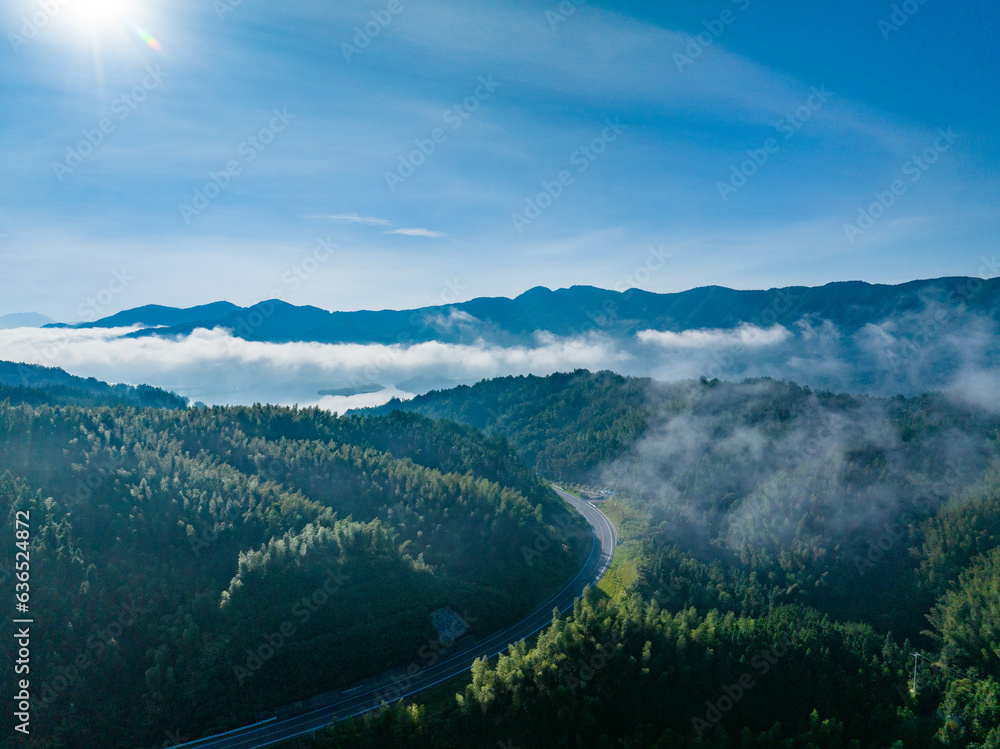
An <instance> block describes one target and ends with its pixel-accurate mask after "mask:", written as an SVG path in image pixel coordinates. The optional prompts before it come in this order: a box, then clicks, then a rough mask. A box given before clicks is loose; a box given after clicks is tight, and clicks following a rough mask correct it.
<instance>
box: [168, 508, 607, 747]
mask: <svg viewBox="0 0 1000 749" xmlns="http://www.w3.org/2000/svg"><path fill="white" fill-rule="evenodd" d="M556 492H557V493H558V494H559V496H560V497H562V498H563V499H565V500H566V501H567V502H569V503H570V504H571V505H572V506H573V507H575V508H576V509H577V510H578V511H579V512H580V513H581V514H582V515H583V516H584V517H585V518H586V519H587V522H588V523H590V525H591V526H592V527H593V530H594V543H593V546H592V547H591V551H590V554H589V556H588V557H587V560H586V562H584V565H583V567H582V568H581V569H580V571H579V572H578V573H577V574H576V575H575V576H574V577H573V579H572V580H570V581H569V582H568V583H566V585H564V586H563V587H562V588H561V589H560V590H559V591H558V592H557V593H555V594H554V595H553V596H551V597H550V598H549V599H548V600H547V601H545V603H543V604H541V605H540V606H539V607H538V608H537V609H535V610H534V611H533V612H531V613H530V614H528V616H526V617H525V618H524V619H522V620H521V621H519V622H518V623H517V624H514V625H513V626H511V627H508V628H507V629H505V630H503V631H502V632H498V633H497V634H495V635H493V636H491V637H488V638H486V639H484V640H482V641H480V642H477V643H475V645H473V646H472V647H471V648H469V649H468V650H464V651H462V652H460V653H456V654H455V655H452V656H450V657H448V658H444V659H442V660H440V661H438V662H436V663H434V664H433V665H431V666H428V667H426V668H421V669H420V670H419V671H417V672H416V673H414V674H412V675H411V676H410V677H409V678H407V679H406V680H404V681H399V682H397V683H395V684H387V685H382V686H379V687H373V688H371V689H364V690H363V691H360V690H359V692H358V693H357V694H353V695H350V696H345V697H344V698H343V699H341V700H340V701H339V702H335V703H332V704H330V705H324V706H323V707H319V708H315V709H313V710H310V711H308V712H305V713H301V714H299V715H294V716H291V717H288V718H282V719H280V720H279V719H276V718H271V719H269V720H266V721H263V722H262V723H254V724H253V725H249V726H244V727H243V728H237V729H234V730H232V731H227V732H226V733H223V734H218V735H216V736H209V737H206V738H204V739H198V740H197V741H191V742H188V743H186V744H180V745H179V746H183V747H185V749H256V748H257V747H264V746H270V745H271V744H276V743H278V742H279V741H284V740H286V739H290V738H292V737H293V736H300V735H302V734H307V733H312V732H313V731H318V730H319V729H321V728H325V727H326V726H328V725H330V724H331V723H334V722H336V721H337V720H340V719H342V718H347V717H352V716H355V715H361V714H363V713H366V712H369V711H371V710H375V709H377V708H379V707H380V706H381V705H382V702H383V701H384V702H395V701H396V700H399V699H403V698H405V697H410V696H412V695H414V694H416V693H418V692H421V691H423V690H424V689H427V688H429V687H432V686H434V685H435V684H440V683H441V682H443V681H447V680H448V679H451V678H452V677H454V676H457V675H458V674H461V673H464V672H466V671H468V670H469V669H470V668H471V667H472V663H473V661H475V660H476V658H491V657H493V656H496V655H498V654H500V653H503V652H504V651H506V650H507V649H508V648H509V647H510V646H511V645H512V644H514V643H517V642H519V641H521V640H523V639H525V638H527V637H530V636H531V635H533V634H535V633H536V632H538V631H539V630H541V629H544V628H545V627H546V626H548V625H549V624H551V622H552V609H554V608H558V609H559V611H560V612H563V611H566V610H567V609H570V608H572V606H573V601H574V600H575V599H577V598H579V597H580V595H581V594H582V593H583V589H584V588H585V587H586V586H588V585H593V584H594V583H596V582H597V581H598V580H600V579H601V577H602V576H603V575H604V573H605V571H606V570H607V569H608V565H609V564H611V557H612V555H613V554H614V551H615V542H616V541H617V539H616V536H615V529H614V527H613V526H612V525H611V523H610V522H609V521H608V519H607V518H606V517H605V516H604V514H603V513H601V512H600V511H599V510H597V509H596V508H594V506H593V505H591V504H590V503H589V502H583V501H581V500H579V499H577V498H576V497H574V496H572V495H570V494H567V493H566V492H564V491H562V490H561V489H556Z"/></svg>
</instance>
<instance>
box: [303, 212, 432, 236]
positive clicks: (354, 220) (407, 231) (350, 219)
mask: <svg viewBox="0 0 1000 749" xmlns="http://www.w3.org/2000/svg"><path fill="white" fill-rule="evenodd" d="M307 218H319V219H327V220H329V221H342V222H345V223H348V224H358V225H363V226H392V221H390V220H389V219H387V218H376V217H375V216H360V215H358V214H357V213H335V214H320V215H314V216H307ZM388 233H389V234H401V235H402V236H404V237H427V238H428V239H438V238H440V237H446V236H448V235H447V234H445V233H444V232H443V231H434V230H433V229H424V228H420V227H416V228H404V229H392V230H391V231H389V232H388Z"/></svg>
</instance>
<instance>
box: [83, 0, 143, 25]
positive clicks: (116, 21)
mask: <svg viewBox="0 0 1000 749" xmlns="http://www.w3.org/2000/svg"><path fill="white" fill-rule="evenodd" d="M70 7H71V8H72V9H73V12H74V15H76V17H77V18H78V19H79V20H80V21H81V22H82V23H85V24H86V25H88V26H90V27H91V28H93V29H95V30H97V29H101V28H108V27H113V26H120V25H122V24H126V23H128V21H129V17H130V11H131V10H132V2H131V0H73V4H72V5H71V6H70Z"/></svg>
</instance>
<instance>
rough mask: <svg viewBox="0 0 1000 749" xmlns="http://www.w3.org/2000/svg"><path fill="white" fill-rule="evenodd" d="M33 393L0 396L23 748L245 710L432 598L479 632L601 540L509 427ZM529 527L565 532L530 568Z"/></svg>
mask: <svg viewBox="0 0 1000 749" xmlns="http://www.w3.org/2000/svg"><path fill="white" fill-rule="evenodd" d="M31 396H32V397H31V398H27V399H21V401H20V403H21V405H12V404H11V403H10V402H4V403H0V514H2V515H3V517H4V519H5V523H4V525H3V530H2V533H0V542H2V545H3V546H4V548H6V549H13V548H14V527H15V523H14V517H15V513H17V512H20V511H23V512H27V513H30V519H31V613H32V614H33V616H34V617H35V624H34V626H33V630H32V631H33V640H32V652H33V653H34V658H35V660H34V661H33V662H32V672H31V673H32V684H33V685H35V690H36V691H35V694H36V704H35V716H34V717H35V720H34V723H33V731H32V746H37V747H49V746H51V747H84V746H87V747H97V746H101V747H132V746H151V745H160V744H162V743H164V742H165V741H167V737H168V735H170V734H168V732H175V731H178V730H182V731H183V732H184V733H185V734H186V735H189V736H196V735H204V734H206V733H210V732H212V731H214V730H222V729H226V728H232V727H234V726H237V725H240V724H242V723H246V722H251V721H252V720H254V719H255V715H256V713H257V711H260V710H267V709H272V708H275V707H279V706H281V705H284V704H288V703H291V702H293V701H295V700H298V699H301V698H304V697H309V696H312V695H314V694H316V693H318V692H322V691H325V690H330V689H334V688H337V687H342V686H345V685H348V684H350V683H352V682H354V681H356V680H358V679H360V678H363V677H367V676H370V675H373V674H375V673H378V672H379V671H381V670H383V669H385V668H388V667H392V666H396V665H398V664H400V663H405V662H407V661H408V660H410V659H412V658H414V657H416V655H417V653H418V652H419V651H420V649H421V647H424V646H426V644H427V643H428V642H435V641H436V640H437V633H436V631H435V629H434V627H433V625H432V622H431V619H430V617H429V615H428V614H429V612H430V611H432V610H434V609H437V608H439V607H444V606H447V607H450V608H452V609H453V610H454V611H456V612H459V613H460V615H461V616H462V617H463V618H464V619H465V620H466V622H467V623H468V624H469V625H470V626H471V628H472V633H473V635H474V636H475V635H478V636H481V635H483V634H487V633H489V632H491V631H494V630H495V629H497V628H498V627H500V626H502V625H503V624H505V623H508V622H511V621H513V620H516V619H517V618H518V617H519V616H520V615H522V614H523V613H526V611H527V610H529V609H530V608H531V607H533V606H534V605H537V603H538V602H539V601H540V600H542V599H544V598H545V597H546V596H547V595H548V594H549V593H550V592H552V591H553V590H554V589H556V588H557V587H559V586H560V585H561V584H562V583H564V582H565V580H566V579H567V578H569V577H570V576H571V575H572V574H573V573H574V572H575V571H576V570H577V569H578V567H579V565H580V563H581V561H582V557H583V555H584V552H585V551H587V550H589V548H590V531H589V528H588V527H587V526H586V525H585V523H584V522H583V521H582V519H581V518H580V517H579V516H578V515H577V514H576V513H571V512H570V511H569V510H568V508H566V506H565V505H564V504H563V503H562V501H561V500H559V499H558V498H557V497H556V496H555V495H554V494H553V493H552V492H551V490H549V489H548V488H547V487H545V486H544V485H543V484H542V483H541V482H540V480H539V479H538V478H537V476H536V475H535V474H534V473H533V472H532V471H531V470H530V469H528V468H527V467H526V466H524V465H523V464H522V463H521V462H520V461H518V460H517V458H516V456H515V455H514V454H513V453H512V452H511V450H510V448H509V447H508V446H507V445H506V443H504V442H503V441H502V440H496V439H489V438H485V437H483V436H482V435H481V434H480V433H478V432H476V431H475V430H473V429H471V428H468V427H461V426H458V425H455V424H449V423H443V422H434V421H431V420H429V419H427V418H425V417H422V416H419V415H415V414H408V415H403V414H395V415H391V416H388V417H384V418H378V419H368V420H363V421H362V420H359V419H350V418H338V417H336V416H334V415H331V414H328V413H326V412H322V411H318V410H311V409H310V410H297V409H287V408H278V407H262V406H257V407H252V408H212V409H173V410H171V409H143V410H137V409H134V408H128V407H124V406H116V407H114V408H109V407H102V408H76V407H62V406H52V405H27V404H30V403H33V402H36V401H37V402H46V401H48V402H50V403H51V402H53V401H54V402H60V398H61V396H60V394H59V393H58V392H57V393H54V394H53V393H45V392H41V391H36V392H34V393H32V394H31ZM539 533H541V534H545V535H546V537H548V538H551V539H553V540H556V541H558V542H557V543H553V544H552V546H551V549H550V550H549V551H547V553H545V554H544V555H541V557H539V558H533V559H532V560H530V561H531V562H532V564H530V565H529V564H528V563H527V560H526V559H525V557H524V555H523V554H522V553H521V551H520V549H521V548H522V546H524V545H525V544H526V543H529V542H531V541H533V540H534V539H535V537H536V534H539ZM12 561H13V560H12V558H8V559H7V560H5V561H4V562H3V564H4V566H3V569H2V571H0V574H2V575H3V577H4V579H5V580H7V581H8V582H12V580H13V578H12V570H11V563H12ZM5 587H6V586H5ZM9 626H10V625H9V624H7V625H5V631H7V630H6V628H7V627H9ZM275 633H283V634H282V637H281V640H280V641H279V640H278V639H277V636H276V634H275ZM276 643H278V644H276ZM14 647H15V643H14V641H13V638H12V637H10V636H9V633H8V636H4V637H3V641H2V645H0V652H2V654H3V657H2V660H0V680H2V682H3V683H5V684H12V683H14V674H13V661H14V655H13V654H14ZM262 654H263V655H262ZM11 719H12V718H11V715H10V712H9V711H8V712H5V713H4V715H3V717H2V718H0V721H2V727H3V730H2V734H3V736H5V737H6V736H9V735H10V734H11V730H12V724H11ZM11 741H14V740H13V739H12V740H11ZM9 745H10V746H15V745H18V746H19V745H20V744H18V743H17V742H16V741H14V743H9Z"/></svg>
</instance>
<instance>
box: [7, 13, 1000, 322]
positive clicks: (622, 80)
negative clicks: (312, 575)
mask: <svg viewBox="0 0 1000 749" xmlns="http://www.w3.org/2000/svg"><path fill="white" fill-rule="evenodd" d="M666 5H668V4H660V3H657V4H653V3H638V2H633V3H614V4H612V3H603V2H597V1H596V0H589V1H588V2H586V3H583V4H579V5H577V4H575V3H572V2H563V3H559V2H527V1H524V2H506V3H479V2H468V3H455V2H431V1H424V2H420V3H417V2H412V1H411V0H398V2H397V0H392V1H390V0H385V1H383V0H376V2H346V1H342V2H336V3H321V2H304V1H296V0H291V1H289V2H283V3H281V4H277V3H265V2H264V1H263V0H242V2H239V0H218V2H213V0H177V1H176V2H167V1H166V0H161V1H160V2H157V0H149V2H137V1H136V2H129V0H50V4H49V5H46V3H45V2H42V3H39V2H38V0H12V1H11V2H9V3H5V4H4V8H3V11H0V21H2V24H3V31H4V36H5V40H3V47H2V49H3V51H2V52H0V97H2V101H3V110H2V112H3V120H2V127H0V158H2V163H3V173H4V177H5V178H4V179H3V181H2V183H0V264H2V265H0V267H2V268H3V270H4V272H3V273H2V274H0V314H4V313H9V312H23V311H38V312H42V313H45V314H48V315H50V316H52V317H53V318H57V319H60V320H78V319H85V318H86V317H87V316H90V315H93V314H94V313H95V311H96V313H97V314H98V315H99V316H103V315H105V314H111V313H113V312H116V311H118V310H120V309H124V308H128V307H134V306H138V305H140V304H145V303H159V304H169V305H175V306H188V305H193V304H199V303H206V302H210V301H214V300H218V299H228V300H230V301H233V302H236V303H240V304H250V303H253V302H255V301H258V300H260V299H263V298H267V297H275V296H278V297H281V298H284V299H286V300H287V301H289V302H292V303H296V304H314V305H317V306H320V307H324V308H326V309H360V308H385V307H393V308H404V307H415V306H423V305H428V304H435V303H447V302H452V301H459V300H463V299H468V298H472V297H475V296H486V295H515V294H518V293H520V292H522V291H524V290H526V289H528V288H530V287H532V286H535V285H545V286H550V287H564V286H570V285H573V284H591V285H595V286H602V287H608V288H614V287H619V288H621V287H624V286H629V285H637V286H641V287H642V288H646V289H649V290H652V291H679V290H683V289H686V288H690V287H694V286H701V285H707V284H721V285H725V286H731V287H734V288H762V287H771V286H781V285H789V284H808V285H815V284H822V283H825V282H828V281H834V280H845V279H862V280H867V281H872V282H886V283H895V282H901V281H905V280H909V279H914V278H927V277H934V276H941V275H969V276H972V275H980V274H981V273H982V268H983V262H984V258H985V259H986V260H987V261H993V260H994V258H995V257H996V255H997V254H998V248H997V237H998V236H1000V209H998V206H1000V200H998V197H1000V195H998V192H1000V190H998V175H997V165H998V163H1000V127H998V125H1000V121H998V120H1000V104H998V98H997V83H998V75H1000V64H998V63H1000V60H998V52H997V50H996V44H995V40H996V38H997V32H998V31H1000V9H998V8H997V7H996V6H995V5H992V4H986V3H972V2H959V3H944V2H942V1H941V0H926V2H923V3H921V2H919V0H909V2H907V3H898V4H896V8H894V4H893V3H890V2H885V3H883V2H873V1H872V0H866V1H865V2H860V1H856V2H855V1H846V2H841V3H838V4H837V5H836V8H835V9H830V8H829V7H821V6H820V5H819V4H809V3H800V2H769V3H766V4H765V3H764V2H763V0H715V1H714V2H700V1H699V2H689V3H683V4H681V3H678V4H669V5H671V6H672V5H678V6H683V7H677V8H674V7H659V6H666ZM897 9H898V10H897ZM32 17H34V18H35V19H36V20H35V21H32V20H31V18H32ZM26 19H27V21H28V23H27V25H26V23H25V20H26ZM379 19H381V20H379ZM386 19H390V20H389V21H388V23H387V24H386V23H385V21H386ZM40 20H44V24H41V23H38V22H37V21H40ZM900 20H905V23H899V21H900ZM366 24H367V25H368V29H369V31H377V34H374V35H372V36H368V35H367V34H365V26H366ZM890 24H891V25H890ZM356 29H360V31H361V33H362V36H360V37H359V36H358V32H357V31H356ZM699 34H700V35H701V36H700V37H699V36H698V35H699ZM29 37H31V38H29ZM151 37H152V39H153V41H151V40H150V38H151ZM144 39H145V41H144ZM366 42H367V43H366ZM151 45H152V46H151ZM345 45H349V46H345ZM154 47H155V48H154ZM123 97H125V98H123ZM140 99H141V101H140ZM276 112H277V113H278V114H275V113H276ZM126 115H127V116H126ZM279 115H280V116H279ZM102 121H103V125H104V129H105V130H106V132H104V133H102V132H100V131H101V125H102ZM609 123H611V124H609ZM941 133H946V134H947V137H945V136H944V135H942V134H941ZM88 134H89V137H90V140H91V141H100V142H99V144H98V145H97V146H96V147H94V148H93V149H89V148H88V147H87V145H88V144H87V140H86V139H87V136H88ZM81 144H82V147H81ZM432 148H433V152H431V149H432ZM421 149H422V150H423V151H424V152H425V153H421ZM91 150H92V152H90V151H91ZM428 154H429V155H428ZM755 158H756V162H757V163H754V159H755ZM60 164H61V166H60ZM410 168H412V173H411V169H410ZM741 169H742V172H743V173H742V175H741V174H740V170H741ZM227 170H228V173H227ZM734 170H736V171H735V174H736V176H735V177H734ZM213 174H214V175H215V177H214V179H215V182H216V183H217V184H218V183H222V184H224V187H222V188H221V189H219V190H218V194H214V193H215V192H216V190H215V187H206V186H207V185H210V184H211V183H212V179H213V178H212V176H211V175H213ZM387 175H388V176H387ZM392 175H395V177H393V176H392ZM748 175H749V176H748ZM198 190H201V194H202V195H205V193H206V192H207V193H210V195H209V197H210V198H211V199H207V198H201V197H197V195H198V193H197V192H196V191H198ZM550 195H555V197H552V198H550V197H549V196H550ZM879 196H881V198H879ZM878 200H881V201H882V203H883V204H888V205H883V206H881V207H880V206H878V205H875V206H874V207H873V206H872V204H873V203H876V201H878ZM182 206H187V207H186V208H182ZM859 209H864V211H865V212H866V213H868V214H869V216H867V217H866V216H862V215H859ZM875 214H878V215H875ZM512 217H514V218H512ZM518 217H520V218H518ZM869 219H870V220H869ZM848 227H854V229H857V231H855V230H853V229H850V228H848ZM653 248H655V250H654V249H653Z"/></svg>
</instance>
